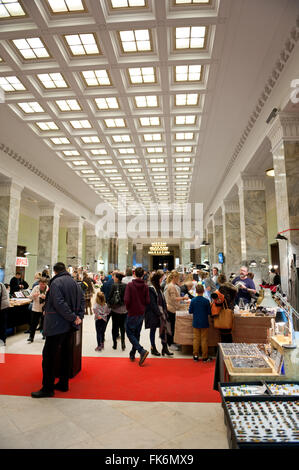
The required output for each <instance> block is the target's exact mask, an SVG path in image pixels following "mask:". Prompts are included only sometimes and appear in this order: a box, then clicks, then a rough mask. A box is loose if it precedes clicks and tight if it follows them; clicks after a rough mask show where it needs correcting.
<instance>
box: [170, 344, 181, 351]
mask: <svg viewBox="0 0 299 470" xmlns="http://www.w3.org/2000/svg"><path fill="white" fill-rule="evenodd" d="M169 349H170V350H171V351H179V350H180V348H179V346H178V345H177V344H172V345H171V346H169Z"/></svg>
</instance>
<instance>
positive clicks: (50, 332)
mask: <svg viewBox="0 0 299 470" xmlns="http://www.w3.org/2000/svg"><path fill="white" fill-rule="evenodd" d="M53 269H54V273H55V276H54V277H53V278H52V279H51V280H50V283H49V290H48V293H47V297H46V304H45V317H44V326H43V332H44V335H45V337H46V342H45V345H44V349H43V362H42V368H43V386H42V388H41V390H39V391H38V392H32V393H31V396H32V397H33V398H43V397H52V396H53V395H54V389H56V390H60V391H62V392H67V391H68V380H69V366H70V347H69V345H70V339H71V335H72V333H73V331H74V328H75V329H76V328H78V326H79V325H80V323H82V318H83V317H84V307H85V303H84V294H83V291H82V289H81V287H80V286H79V285H78V284H77V282H76V281H74V279H73V278H72V277H71V275H70V274H69V273H68V272H67V271H66V267H65V265H64V264H63V263H56V264H55V266H54V268H53ZM59 349H60V351H61V352H60V366H61V368H60V377H59V382H58V383H57V384H56V385H54V381H55V365H56V356H57V353H58V350H59Z"/></svg>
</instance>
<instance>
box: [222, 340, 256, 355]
mask: <svg viewBox="0 0 299 470" xmlns="http://www.w3.org/2000/svg"><path fill="white" fill-rule="evenodd" d="M220 345H221V349H222V352H223V355H224V356H261V355H262V352H261V351H260V349H259V347H258V345H257V344H246V343H220Z"/></svg>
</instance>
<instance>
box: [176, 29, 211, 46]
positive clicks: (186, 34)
mask: <svg viewBox="0 0 299 470" xmlns="http://www.w3.org/2000/svg"><path fill="white" fill-rule="evenodd" d="M206 35H207V28H206V26H186V27H179V28H175V47H176V49H203V48H204V47H205V42H206Z"/></svg>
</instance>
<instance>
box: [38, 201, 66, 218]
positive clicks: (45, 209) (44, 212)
mask: <svg viewBox="0 0 299 470" xmlns="http://www.w3.org/2000/svg"><path fill="white" fill-rule="evenodd" d="M38 207H39V216H40V217H60V212H61V209H62V208H61V207H60V206H57V205H55V204H39V206H38Z"/></svg>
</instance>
